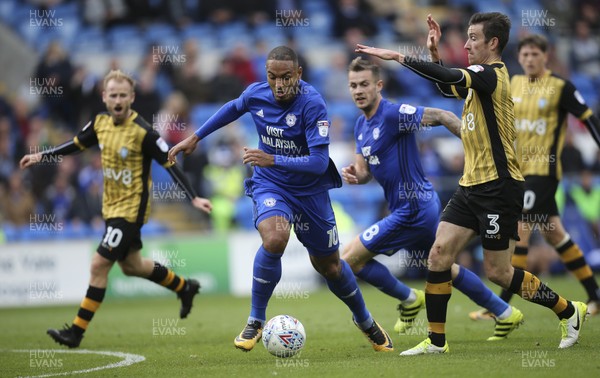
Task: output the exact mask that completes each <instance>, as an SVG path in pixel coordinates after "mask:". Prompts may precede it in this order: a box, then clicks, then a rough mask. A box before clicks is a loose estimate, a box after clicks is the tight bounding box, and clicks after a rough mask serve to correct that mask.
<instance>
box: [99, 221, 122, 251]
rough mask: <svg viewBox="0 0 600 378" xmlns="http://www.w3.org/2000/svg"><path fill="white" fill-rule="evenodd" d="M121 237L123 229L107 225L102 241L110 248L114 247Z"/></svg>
mask: <svg viewBox="0 0 600 378" xmlns="http://www.w3.org/2000/svg"><path fill="white" fill-rule="evenodd" d="M121 239H123V231H121V230H119V229H118V228H113V227H112V226H108V228H107V229H106V235H105V236H104V240H102V243H104V244H107V245H108V246H109V247H111V248H115V247H117V246H118V245H119V243H120V242H121Z"/></svg>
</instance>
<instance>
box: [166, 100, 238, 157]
mask: <svg viewBox="0 0 600 378" xmlns="http://www.w3.org/2000/svg"><path fill="white" fill-rule="evenodd" d="M242 102H243V100H242V98H241V97H240V98H238V99H235V100H233V101H229V102H228V103H226V104H225V105H223V106H222V107H221V109H219V110H218V111H217V112H216V113H215V114H213V115H212V116H211V117H210V118H209V119H208V121H206V122H205V123H204V125H202V126H200V127H199V128H198V130H196V132H194V134H192V135H190V136H189V137H187V138H185V139H184V140H182V141H181V142H179V143H177V144H176V145H175V146H174V147H173V148H171V150H170V151H169V155H168V158H169V161H170V162H171V163H174V162H175V159H176V156H177V154H178V153H179V152H181V151H183V153H184V154H186V155H189V154H191V153H192V152H193V151H194V150H195V149H196V144H198V142H199V141H200V140H201V139H203V138H205V137H207V136H208V135H210V134H212V133H213V132H215V131H217V130H218V129H220V128H221V127H224V126H227V125H229V124H230V123H231V122H233V121H235V120H236V119H238V118H240V117H241V116H242V115H244V113H245V112H246V110H245V109H244V107H243V104H241V103H242Z"/></svg>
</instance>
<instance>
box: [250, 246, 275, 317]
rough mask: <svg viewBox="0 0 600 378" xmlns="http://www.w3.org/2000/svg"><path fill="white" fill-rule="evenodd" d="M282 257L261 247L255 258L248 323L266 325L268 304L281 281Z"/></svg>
mask: <svg viewBox="0 0 600 378" xmlns="http://www.w3.org/2000/svg"><path fill="white" fill-rule="evenodd" d="M281 256H283V254H274V253H269V252H267V251H266V250H265V249H264V248H263V246H262V245H261V246H260V248H259V249H258V251H257V252H256V256H254V269H253V271H252V309H251V310H250V317H249V318H248V323H251V322H253V321H255V320H258V321H260V322H261V323H264V322H265V320H266V319H267V314H266V312H267V303H269V299H270V298H271V295H272V294H273V290H275V286H277V283H278V282H279V279H281Z"/></svg>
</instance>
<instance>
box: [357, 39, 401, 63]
mask: <svg viewBox="0 0 600 378" xmlns="http://www.w3.org/2000/svg"><path fill="white" fill-rule="evenodd" d="M354 52H356V53H359V54H367V55H373V56H376V57H378V58H380V59H383V60H396V61H398V62H400V63H402V62H403V61H404V55H402V54H400V53H399V52H397V51H393V50H388V49H380V48H378V47H372V46H367V45H361V44H360V43H357V44H356V49H354Z"/></svg>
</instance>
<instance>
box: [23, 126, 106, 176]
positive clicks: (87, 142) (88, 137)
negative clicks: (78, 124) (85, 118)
mask: <svg viewBox="0 0 600 378" xmlns="http://www.w3.org/2000/svg"><path fill="white" fill-rule="evenodd" d="M96 144H98V138H97V136H96V132H95V131H94V121H90V122H89V123H88V124H87V125H85V126H84V127H83V129H81V131H80V132H79V133H78V134H77V136H75V137H74V138H73V139H72V140H70V141H67V142H65V143H63V144H61V145H60V146H57V147H54V148H51V149H49V150H47V151H42V152H38V153H35V154H27V155H25V156H23V158H22V159H21V161H20V162H19V166H20V167H21V169H25V168H27V167H30V166H32V165H34V164H36V163H38V162H40V161H42V159H43V158H44V156H61V155H69V154H72V153H74V152H79V151H82V150H85V149H86V148H88V147H91V146H94V145H96Z"/></svg>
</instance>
